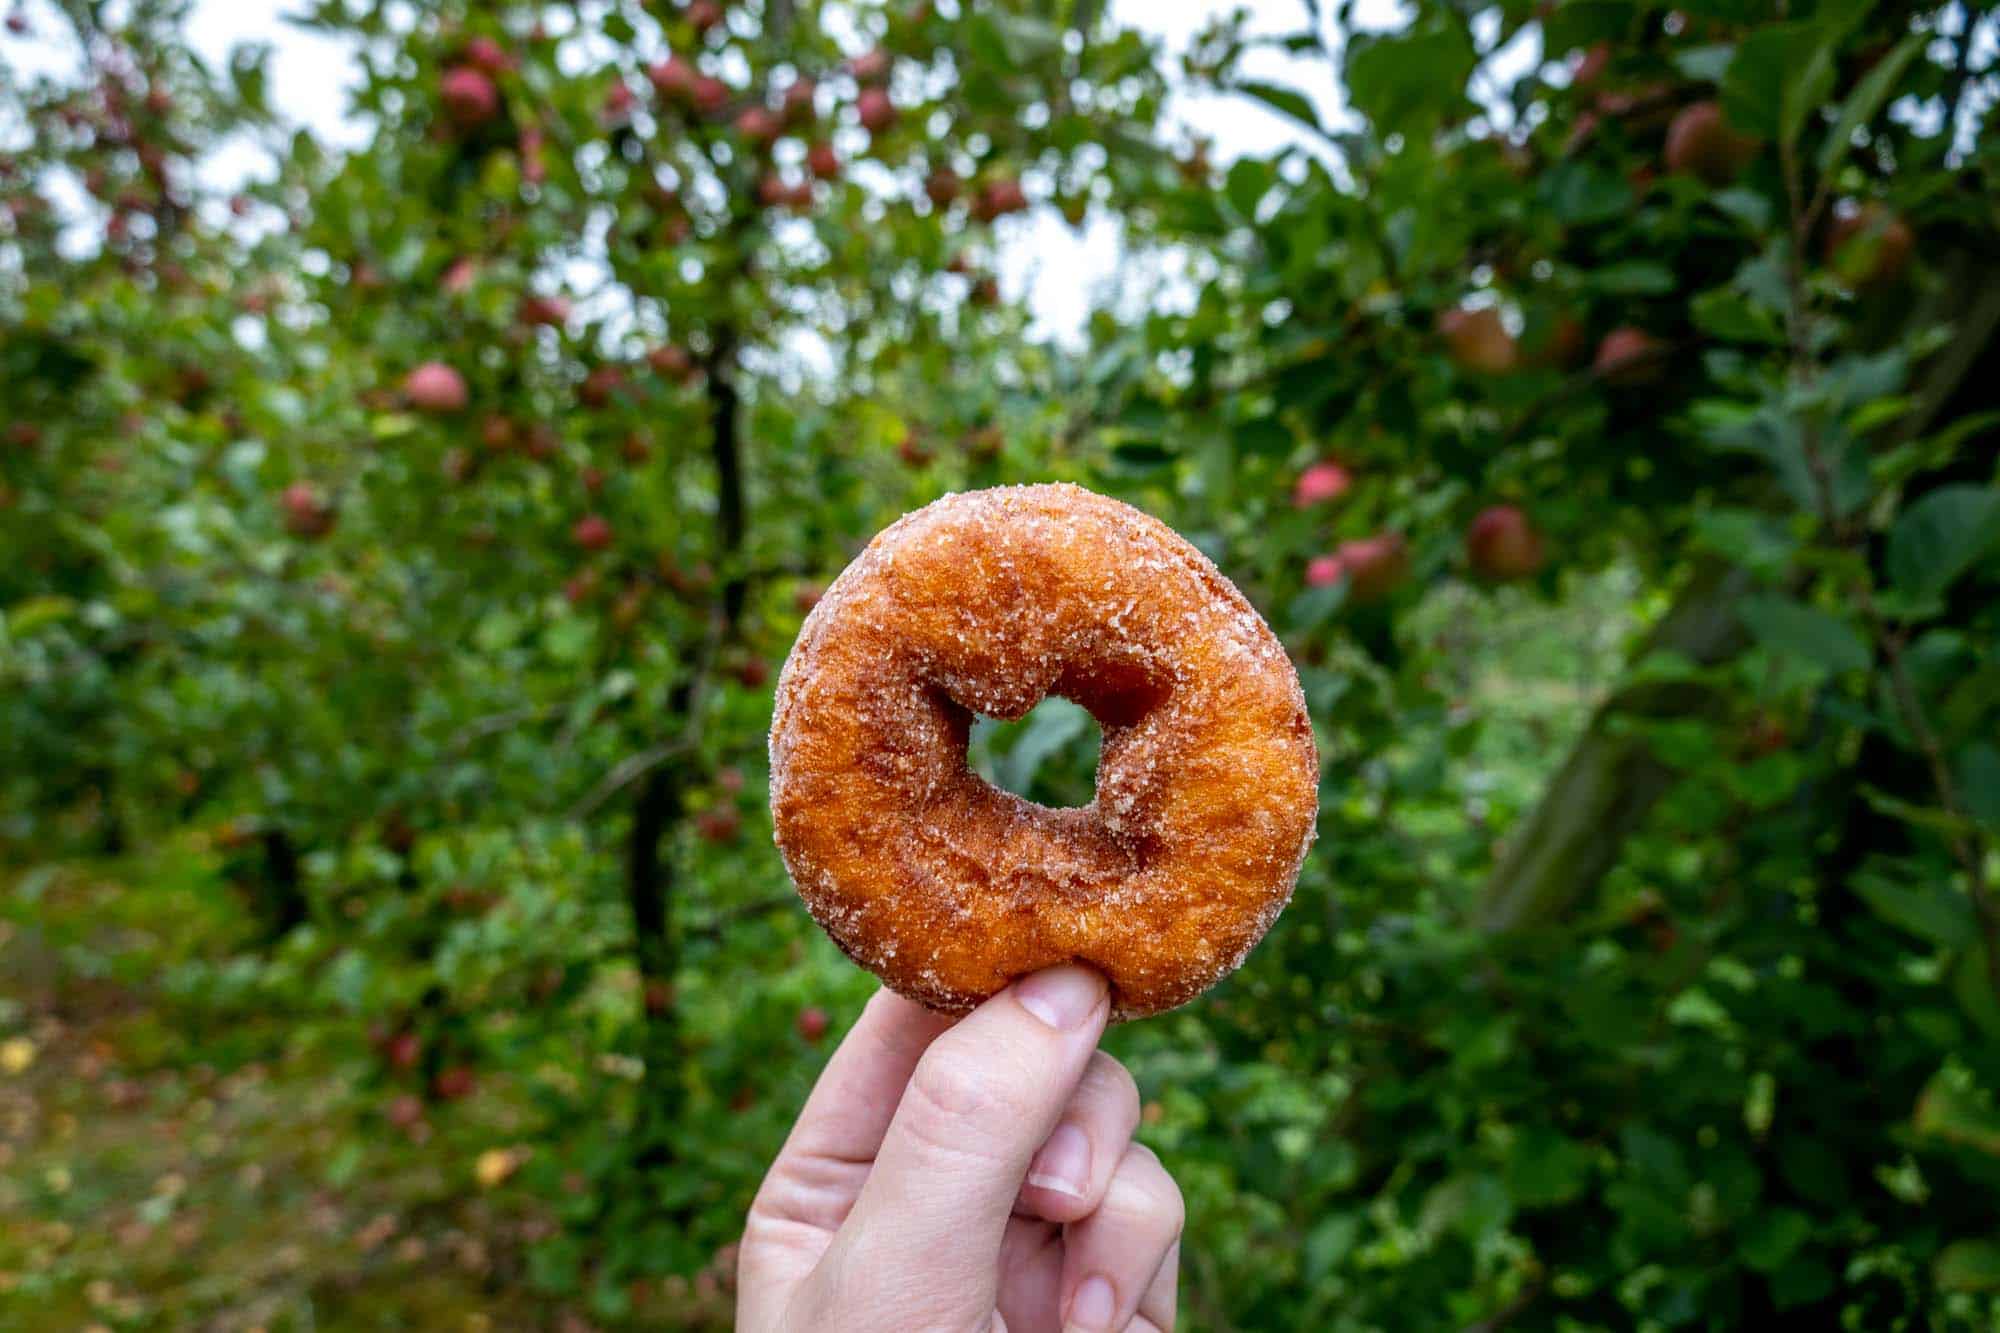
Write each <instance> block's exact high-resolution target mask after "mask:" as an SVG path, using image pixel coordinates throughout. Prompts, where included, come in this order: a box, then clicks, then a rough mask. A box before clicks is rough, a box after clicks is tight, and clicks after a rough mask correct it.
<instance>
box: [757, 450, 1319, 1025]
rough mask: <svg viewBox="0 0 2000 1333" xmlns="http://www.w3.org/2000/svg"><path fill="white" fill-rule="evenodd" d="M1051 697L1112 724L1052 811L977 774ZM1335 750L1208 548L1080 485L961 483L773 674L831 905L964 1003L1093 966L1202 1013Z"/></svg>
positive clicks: (781, 842)
mask: <svg viewBox="0 0 2000 1333" xmlns="http://www.w3.org/2000/svg"><path fill="white" fill-rule="evenodd" d="M1048 694H1059V695H1062V696H1063V697H1064V698H1067V699H1071V700H1074V701H1075V702H1076V703H1078V704H1080V705H1082V706H1083V707H1084V708H1086V709H1088V710H1089V711H1090V713H1091V714H1092V715H1093V716H1094V717H1095V718H1096V719H1097V721H1098V724H1099V726H1100V728H1101V729H1102V732H1103V741H1102V746H1101V749H1100V750H1099V754H1098V762H1097V794H1096V799H1095V800H1093V801H1092V802H1091V803H1090V804H1089V805H1087V806H1084V807H1082V808H1080V809H1064V810H1053V809H1050V808H1048V807H1046V806H1042V805H1037V804H1035V803H1034V802H1032V801H1028V800H1024V799H1023V798H1021V797H1019V796H1015V795H1012V794H1011V793H1008V792H1004V791H1000V790H998V789H997V788H995V787H993V786H992V785H990V784H989V783H987V782H986V781H985V780H984V779H982V778H981V777H979V776H978V775H977V774H976V773H974V772H972V771H971V769H969V768H968V767H967V765H966V755H965V749H966V740H967V737H968V735H969V733H970V728H971V725H972V717H973V715H974V714H975V713H979V714H984V715H986V716H988V717H995V718H1003V719H1012V718H1019V717H1022V716H1024V715H1025V714H1026V713H1027V712H1028V711H1029V710H1030V709H1032V708H1033V707H1034V706H1035V705H1036V704H1037V703H1039V702H1040V701H1041V699H1042V698H1043V697H1044V696H1045V695H1048ZM1318 767H1319V760H1318V754H1317V751H1316V749H1315V747H1314V743H1313V734H1312V724H1311V722H1310V720H1309V719H1308V718H1307V716H1306V707H1305V697H1304V695H1303V694H1302V693H1301V692H1300V689H1299V680H1298V675H1297V673H1296V672H1294V671H1293V670H1292V664H1291V662H1290V660H1289V659H1288V658H1287V657H1286V656H1285V650H1284V648H1283V647H1282V646H1281V645H1280V644H1279V643H1278V640H1277V638H1276V637H1275V636H1274V635H1273V634H1272V633H1271V631H1270V629H1269V628H1268V627H1267V626H1266V625H1265V624H1264V622H1263V620H1262V619H1261V618H1260V617H1259V616H1258V614H1257V612H1256V610H1255V609H1254V608H1252V607H1251V605H1250V603H1249V602H1248V601H1247V600H1246V599H1245V598H1244V596H1243V594H1242V593H1240V592H1238V591H1237V590H1236V587H1235V585H1233V584H1231V583H1230V582H1229V580H1228V579H1226V578H1224V577H1223V575H1222V573H1221V572H1220V571H1219V570H1217V569H1216V567H1215V566H1214V565H1213V564H1211V563H1210V562H1209V560H1208V558H1207V557H1206V556H1204V555H1202V554H1201V552H1199V551H1197V550H1196V549H1195V548H1194V547H1193V546H1191V545H1189V544H1188V543H1187V542H1186V541H1184V540H1183V539H1182V538H1181V537H1180V536H1178V535H1177V534H1176V533H1175V532H1174V531H1173V530H1172V529H1171V528H1168V527H1167V526H1166V525H1165V524H1164V523H1161V522H1159V521H1158V520H1157V519H1154V518H1151V517H1149V516H1148V515H1146V514H1143V513H1140V512H1139V511H1138V510H1136V509H1134V508H1132V507H1131V506H1130V505H1126V504H1121V503H1120V502H1118V501H1116V500H1112V499H1109V498H1107V497H1105V496H1101V495H1096V494H1093V493H1092V492H1090V491H1087V490H1084V489H1082V488H1081V487H1077V486H1069V485H1043V486H1010V487H1000V488H997V489H994V490H986V491H973V492H969V493H966V494H961V495H949V496H946V497H945V498H943V499H941V500H939V501H937V502H936V503H934V504H931V505H928V506H926V507H925V508H923V509H919V510H917V511H916V512H914V513H911V514H906V515H904V516H903V517H902V518H901V519H899V520H897V521H896V522H895V523H893V524H891V525H890V526H889V527H888V528H887V529H885V530H884V531H882V532H881V533H880V534H878V535H877V536H876V538H875V539H874V540H873V541H872V542H870V543H869V544H868V547H867V549H866V550H864V551H863V552H862V553H861V554H860V555H859V556H858V557H857V558H856V559H855V560H854V562H853V563H852V564H850V565H849V566H848V567H847V568H846V570H845V571H843V572H842V573H841V575H840V577H839V578H838V579H836V580H835V581H834V583H833V586H832V587H831V588H829V589H828V590H827V593H826V595H825V596H824V597H822V598H821V599H820V601H819V604H818V605H817V606H816V607H814V608H813V611H812V614H811V615H809V616H808V617H807V618H806V622H805V626H804V628H803V629H801V630H800V632H799V639H798V643H797V644H796V645H794V646H793V648H792V653H791V657H790V658H789V659H787V661H786V662H785V669H784V673H783V674H782V675H781V676H780V677H779V678H778V694H777V709H776V713H775V716H774V718H773V720H772V724H771V814H772V817H773V821H774V823H775V825H776V829H777V843H778V848H779V850H780V851H781V852H782V854H783V856H784V860H785V867H786V869H787V870H789V871H790V872H791V876H792V880H793V882H794V883H795V884H796V885H797V886H798V890H799V896H800V897H801V898H802V899H804V900H805V904H806V907H807V909H808V910H809V911H810V912H811V913H812V915H813V918H814V919H815V920H817V921H818V922H819V924H820V925H821V926H822V927H824V928H825V930H826V932H827V934H829V935H831V936H832V937H833V939H834V942H835V943H837V944H838V945H839V946H840V947H841V948H842V949H844V950H845V951H846V952H847V953H848V955H849V956H850V957H852V958H853V959H854V960H855V961H856V962H858V963H860V964H861V965H862V966H863V967H865V968H867V969H868V970H869V971H871V972H873V973H875V974H876V975H877V976H879V977H880V978H882V980H883V981H884V982H885V983H886V984H887V985H888V986H889V987H890V988H892V989H893V990H896V991H898V992H900V993H901V994H903V995H906V996H908V997H909V998H911V999H913V1000H916V1001H918V1002H919V1003H922V1004H925V1005H928V1006H929V1007H931V1008H933V1009H939V1010H944V1011H946V1012H952V1013H958V1012H963V1011H965V1010H967V1009H970V1008H971V1007H972V1006H974V1005H975V1004H977V1003H978V1002H979V1001H980V1000H983V999H985V998H986V997H987V996H989V995H992V994H993V993H994V992H996V991H998V990H1000V989H1001V988H1002V987H1004V986H1006V985H1007V983H1008V982H1009V981H1011V980H1013V979H1014V978H1016V977H1019V976H1023V975H1025V974H1027V973H1029V972H1033V971H1036V970H1038V969H1040V968H1044V967H1050V966H1053V965H1055V964H1057V963H1066V962H1080V963H1084V964H1087V965H1088V966H1090V967H1094V968H1096V969H1097V970H1098V971H1100V972H1102V973H1103V974H1104V975H1105V976H1106V977H1108V978H1109V979H1110V983H1111V1002H1112V1011H1113V1017H1114V1018H1115V1019H1128V1018H1137V1017H1141V1016H1143V1015H1146V1014H1154V1013H1159V1012H1160V1011H1162V1010H1165V1009H1171V1008H1173V1007H1174V1006H1176V1005H1179V1004H1184V1003H1186V1002H1187V1001H1188V1000H1191V999H1193V998H1194V997H1195V996H1196V995H1199V994H1200V993H1201V992H1202V991H1204V990H1206V989H1207V988H1208V987H1209V986H1212V985H1214V984H1215V983H1216V982H1217V981H1219V980H1221V979H1222V978H1223V977H1225V976H1227V975H1228V974H1229V973H1230V972H1232V971H1234V970H1235V968H1236V967H1237V966H1238V965H1239V964H1241V963H1242V961H1243V959H1244V956H1245V955H1246V954H1248V953H1249V952H1250V949H1251V946H1252V945H1254V944H1256V943H1257V941H1258V940H1259V939H1261V938H1262V937H1263V935H1264V932H1265V931H1266V930H1268V929H1269V928H1270V926H1271V923H1272V921H1274V920H1275V919H1276V918H1277V915H1278V913H1279V911H1280V910H1281V909H1282V908H1283V907H1284V905H1285V903H1286V901H1287V900H1288V899H1289V898H1290V897H1291V894H1292V886H1293V884H1294V882H1295V881H1296V880H1297V878H1298V872H1299V864H1300V862H1301V861H1302V860H1303V859H1304V857H1305V853H1306V849H1307V847H1308V846H1310V845H1311V842H1312V837H1313V820H1314V816H1315V814H1316V813H1317V810H1318Z"/></svg>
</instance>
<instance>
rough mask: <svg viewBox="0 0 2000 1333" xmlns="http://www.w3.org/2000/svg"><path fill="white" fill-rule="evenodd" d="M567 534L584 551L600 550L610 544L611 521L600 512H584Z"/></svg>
mask: <svg viewBox="0 0 2000 1333" xmlns="http://www.w3.org/2000/svg"><path fill="white" fill-rule="evenodd" d="M569 536H570V540H571V541H573V542H575V543H576V544H577V545H578V546H581V547H582V548H583V549H584V550H586V551H602V550H604V549H605V548H606V547H608V546H610V545H611V536H612V534H611V522H610V520H609V519H607V518H605V517H604V515H602V514H585V515H584V516H583V517H582V518H580V519H578V520H577V521H576V526H575V527H573V528H571V529H570V530H569Z"/></svg>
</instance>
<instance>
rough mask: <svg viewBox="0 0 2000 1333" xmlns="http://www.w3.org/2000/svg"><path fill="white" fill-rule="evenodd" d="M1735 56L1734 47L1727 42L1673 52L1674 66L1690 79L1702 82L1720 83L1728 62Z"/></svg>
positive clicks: (1725, 72) (1726, 71)
mask: <svg viewBox="0 0 2000 1333" xmlns="http://www.w3.org/2000/svg"><path fill="white" fill-rule="evenodd" d="M1735 57H1736V48H1735V47H1734V46H1731V45H1730V44H1729V43H1727V42H1716V43H1713V44H1711V45H1708V46H1689V47H1684V48H1683V49H1681V50H1679V51H1676V52H1674V55H1673V61H1674V68H1676V69H1678V70H1679V71H1680V72H1681V73H1682V74H1683V75H1685V76H1686V77H1688V78H1690V79H1696V80H1699V81H1700V82H1702V83H1720V82H1722V77H1723V75H1725V74H1727V73H1728V72H1729V62H1730V61H1731V60H1733V59H1735Z"/></svg>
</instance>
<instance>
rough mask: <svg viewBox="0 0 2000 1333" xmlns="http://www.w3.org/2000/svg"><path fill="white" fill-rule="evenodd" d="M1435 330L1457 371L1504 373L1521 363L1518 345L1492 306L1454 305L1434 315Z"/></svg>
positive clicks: (1490, 373)
mask: <svg viewBox="0 0 2000 1333" xmlns="http://www.w3.org/2000/svg"><path fill="white" fill-rule="evenodd" d="M1437 327H1438V332H1439V333H1440V334H1442V335H1443V337H1444V343H1445V348H1446V350H1447V351H1448V352H1449V353H1450V355H1451V359H1452V361H1453V362H1454V363H1455V364H1456V365H1457V366H1458V368H1459V369H1460V370H1468V371H1472V372H1474V373H1476V374H1481V375H1504V374H1506V373H1507V372H1509V371H1511V370H1514V369H1515V368H1516V367H1518V366H1519V365H1520V363H1521V352H1520V348H1519V347H1517V346H1515V343H1514V336H1513V335H1512V334H1510V333H1508V332H1507V326H1506V325H1505V324H1504V323H1502V322H1501V319H1500V312H1499V311H1498V310H1496V309H1494V308H1493V307H1492V306H1482V307H1480V308H1478V309H1467V308H1466V307H1464V306H1457V307H1454V308H1453V309H1450V310H1447V311H1445V312H1444V313H1443V314H1441V315H1439V316H1438V320H1437Z"/></svg>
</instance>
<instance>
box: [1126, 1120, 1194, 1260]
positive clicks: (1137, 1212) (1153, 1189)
mask: <svg viewBox="0 0 2000 1333" xmlns="http://www.w3.org/2000/svg"><path fill="white" fill-rule="evenodd" d="M1116 1187H1117V1193H1118V1195H1119V1198H1118V1208H1119V1211H1120V1212H1124V1213H1127V1214H1129V1215H1132V1216H1136V1217H1143V1218H1145V1219H1147V1220H1148V1221H1149V1222H1151V1223H1152V1224H1154V1225H1156V1226H1159V1227H1161V1229H1163V1230H1165V1231H1167V1232H1168V1233H1169V1234H1171V1235H1173V1236H1176V1237H1178V1236H1179V1235H1180V1234H1181V1231H1182V1229H1183V1228H1184V1227H1185V1226H1186V1225H1187V1203H1186V1201H1185V1200H1184V1199H1183V1198H1182V1197H1181V1187H1180V1186H1179V1185H1178V1184H1176V1183H1175V1182H1174V1178H1173V1176H1172V1175H1171V1174H1169V1173H1168V1171H1167V1168H1166V1167H1165V1166H1163V1165H1161V1163H1160V1159H1159V1157H1158V1156H1157V1155H1156V1154H1155V1153H1154V1152H1153V1150H1152V1149H1150V1148H1148V1147H1146V1146H1145V1145H1144V1144H1142V1143H1135V1144H1133V1145H1132V1151H1131V1155H1130V1157H1129V1158H1128V1159H1127V1163H1126V1167H1125V1169H1123V1170H1121V1171H1120V1172H1119V1173H1118V1181H1117V1182H1116Z"/></svg>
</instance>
